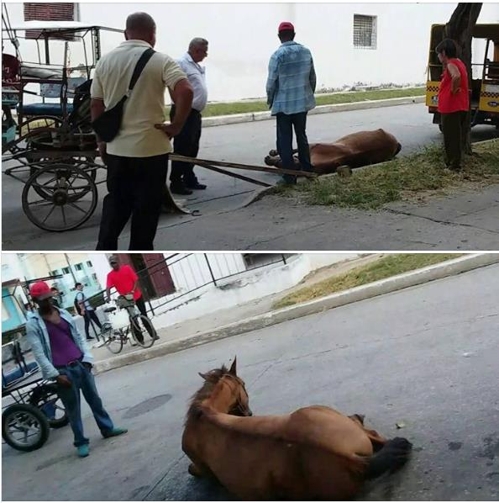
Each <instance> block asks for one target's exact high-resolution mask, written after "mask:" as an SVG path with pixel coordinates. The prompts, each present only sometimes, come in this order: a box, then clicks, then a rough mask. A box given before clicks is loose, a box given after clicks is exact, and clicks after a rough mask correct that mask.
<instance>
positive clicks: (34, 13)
mask: <svg viewBox="0 0 499 503" xmlns="http://www.w3.org/2000/svg"><path fill="white" fill-rule="evenodd" d="M24 20H25V21H79V10H78V4H76V3H55V2H54V3H49V2H47V3H32V2H28V3H25V4H24ZM39 36H40V32H39V31H38V30H28V31H26V38H30V39H36V38H38V37H39ZM53 38H58V39H60V40H75V38H74V36H72V35H64V34H62V35H60V36H57V37H53Z"/></svg>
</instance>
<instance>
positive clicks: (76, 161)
mask: <svg viewBox="0 0 499 503" xmlns="http://www.w3.org/2000/svg"><path fill="white" fill-rule="evenodd" d="M93 162H94V160H93V158H92V157H85V156H82V157H81V158H75V157H70V158H67V159H58V160H57V164H54V163H53V162H52V160H51V159H50V158H48V157H47V158H44V159H40V160H39V161H38V162H37V163H36V164H32V163H31V164H30V168H29V174H30V176H33V175H34V174H35V173H36V172H37V171H39V170H40V169H42V168H45V167H55V166H58V165H59V164H62V165H63V166H66V165H71V166H73V167H76V168H80V169H85V168H86V167H87V166H88V164H89V163H93ZM62 169H64V168H62ZM86 171H87V173H88V174H89V175H90V178H91V179H92V181H93V182H94V183H95V180H96V178H97V169H95V168H94V169H89V170H86ZM33 188H34V189H35V191H36V193H37V194H38V195H39V196H40V197H43V199H47V200H49V199H50V198H51V196H52V193H51V192H50V191H47V190H46V189H44V188H43V187H41V186H39V185H35V186H34V187H33ZM84 195H85V192H79V193H78V194H74V195H73V196H72V202H74V201H77V200H78V199H80V198H81V197H83V196H84ZM75 198H76V199H75Z"/></svg>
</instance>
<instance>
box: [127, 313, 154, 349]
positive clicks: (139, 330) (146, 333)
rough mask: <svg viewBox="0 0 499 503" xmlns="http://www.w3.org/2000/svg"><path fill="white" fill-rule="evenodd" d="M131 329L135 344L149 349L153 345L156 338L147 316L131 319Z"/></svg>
mask: <svg viewBox="0 0 499 503" xmlns="http://www.w3.org/2000/svg"><path fill="white" fill-rule="evenodd" d="M132 329H133V335H134V338H135V340H136V341H137V344H139V345H140V346H142V347H143V348H150V347H151V346H152V345H153V344H154V341H155V340H156V337H157V334H156V329H155V328H154V326H153V324H152V323H151V320H150V319H149V318H148V317H147V316H144V315H143V314H141V315H140V316H135V317H134V318H132ZM139 334H140V335H142V337H140V335H139ZM140 339H142V341H143V342H141V341H140Z"/></svg>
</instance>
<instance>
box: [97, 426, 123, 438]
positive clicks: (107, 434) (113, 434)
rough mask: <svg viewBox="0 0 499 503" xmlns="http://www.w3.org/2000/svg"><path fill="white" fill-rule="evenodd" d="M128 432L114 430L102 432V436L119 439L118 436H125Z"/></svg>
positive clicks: (119, 429) (118, 429)
mask: <svg viewBox="0 0 499 503" xmlns="http://www.w3.org/2000/svg"><path fill="white" fill-rule="evenodd" d="M127 432H128V430H127V429H126V428H113V429H112V430H110V431H106V432H102V436H103V437H104V438H111V437H117V436H118V435H123V434H125V433H127Z"/></svg>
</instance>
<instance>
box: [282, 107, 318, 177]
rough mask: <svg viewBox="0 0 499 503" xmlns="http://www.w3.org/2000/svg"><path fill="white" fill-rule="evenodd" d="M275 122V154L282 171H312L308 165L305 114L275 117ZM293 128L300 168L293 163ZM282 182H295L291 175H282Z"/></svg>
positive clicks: (310, 165) (309, 164)
mask: <svg viewBox="0 0 499 503" xmlns="http://www.w3.org/2000/svg"><path fill="white" fill-rule="evenodd" d="M276 120H277V152H278V153H279V156H280V157H281V161H282V167H283V168H284V169H295V170H299V169H301V170H303V171H310V172H312V171H313V168H312V164H311V163H310V149H309V147H308V139H307V133H306V128H307V112H302V113H299V114H291V115H287V114H283V113H278V114H277V115H276ZM293 128H294V131H295V135H296V143H297V147H298V160H299V161H300V166H296V164H295V163H294V161H293ZM283 178H284V180H285V181H287V182H290V183H293V182H295V181H296V177H294V176H292V175H284V177H283Z"/></svg>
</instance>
